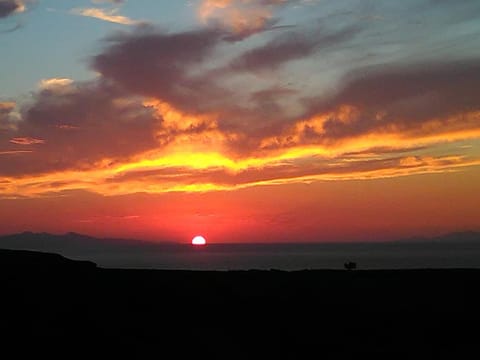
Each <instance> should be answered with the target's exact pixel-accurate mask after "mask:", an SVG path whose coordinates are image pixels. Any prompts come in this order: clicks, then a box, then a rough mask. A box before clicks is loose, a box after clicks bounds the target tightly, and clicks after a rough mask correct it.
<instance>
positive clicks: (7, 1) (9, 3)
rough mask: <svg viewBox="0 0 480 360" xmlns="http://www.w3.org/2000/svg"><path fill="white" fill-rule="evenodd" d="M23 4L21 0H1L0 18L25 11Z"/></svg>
mask: <svg viewBox="0 0 480 360" xmlns="http://www.w3.org/2000/svg"><path fill="white" fill-rule="evenodd" d="M25 9H26V8H25V4H24V2H23V1H21V0H1V1H0V19H1V18H6V17H8V16H11V15H13V14H16V13H21V12H24V11H25Z"/></svg>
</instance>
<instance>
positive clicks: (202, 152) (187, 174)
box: [0, 0, 480, 242]
mask: <svg viewBox="0 0 480 360" xmlns="http://www.w3.org/2000/svg"><path fill="white" fill-rule="evenodd" d="M479 13H480V2H479V1H477V0H405V1H393V0H392V1H374V0H362V1H359V0H189V1H181V0H178V1H170V0H130V1H122V0H78V1H77V0H76V1H60V0H37V1H34V0H29V1H28V0H0V59H1V60H0V234H7V233H15V232H21V231H45V232H52V233H63V232H68V231H75V232H80V233H84V234H88V235H93V236H100V237H122V238H138V239H145V240H155V241H178V242H189V241H190V239H191V238H192V237H193V236H194V235H197V234H201V235H204V236H205V237H206V238H207V240H208V241H209V242H313V241H381V240H393V239H400V238H408V237H412V236H435V235H439V234H443V233H447V232H452V231H464V230H480V216H479V211H478V204H480V191H479V190H480V185H479V184H480V21H479V20H478V16H477V14H479Z"/></svg>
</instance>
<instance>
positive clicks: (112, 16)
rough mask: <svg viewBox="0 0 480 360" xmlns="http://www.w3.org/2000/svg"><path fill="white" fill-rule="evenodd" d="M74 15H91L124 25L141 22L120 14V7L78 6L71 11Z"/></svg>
mask: <svg viewBox="0 0 480 360" xmlns="http://www.w3.org/2000/svg"><path fill="white" fill-rule="evenodd" d="M71 13H72V14H74V15H80V16H86V17H91V18H95V19H99V20H103V21H108V22H112V23H116V24H122V25H136V24H138V23H139V22H138V21H136V20H133V19H130V18H129V17H127V16H123V15H120V14H119V9H117V8H115V9H101V8H76V9H72V11H71Z"/></svg>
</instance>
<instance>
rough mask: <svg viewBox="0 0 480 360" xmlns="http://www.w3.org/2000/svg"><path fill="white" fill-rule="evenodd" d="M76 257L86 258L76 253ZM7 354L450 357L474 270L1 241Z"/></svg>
mask: <svg viewBox="0 0 480 360" xmlns="http://www.w3.org/2000/svg"><path fill="white" fill-rule="evenodd" d="M86 260H87V259H86ZM0 283H1V294H2V296H1V297H0V305H1V309H2V310H3V315H2V321H1V322H0V329H1V331H2V333H3V336H2V340H3V345H2V346H3V350H4V351H7V350H13V351H15V354H16V357H17V358H20V357H21V356H23V355H30V356H32V355H34V356H37V357H38V356H43V355H49V356H55V355H59V356H64V357H67V358H68V357H82V358H86V357H95V358H96V357H99V358H116V357H119V356H123V357H124V356H127V357H129V358H150V357H157V358H163V357H165V358H185V357H194V358H198V357H202V358H204V357H207V358H212V359H213V358H222V359H245V358H264V359H277V358H291V359H299V358H322V359H323V358H325V359H347V358H348V359H351V358H352V357H353V356H355V357H358V356H363V357H365V356H367V358H369V359H407V358H408V359H411V358H422V359H433V358H435V359H437V358H451V359H459V358H466V357H467V356H469V357H471V354H472V353H478V337H477V331H476V330H475V328H476V327H477V324H478V322H477V321H478V320H477V319H478V315H479V313H480V311H479V306H478V304H479V303H480V296H479V295H480V293H479V284H480V270H477V269H436V270H435V269H418V270H383V271H380V270H376V271H370V270H362V269H361V268H360V269H357V270H355V271H346V270H304V271H280V270H275V271H274V270H271V271H259V270H250V271H166V270H134V269H106V268H102V267H99V266H97V265H96V264H94V263H93V262H90V261H74V260H70V259H67V258H65V257H63V256H60V255H57V254H50V253H42V252H35V251H26V250H0Z"/></svg>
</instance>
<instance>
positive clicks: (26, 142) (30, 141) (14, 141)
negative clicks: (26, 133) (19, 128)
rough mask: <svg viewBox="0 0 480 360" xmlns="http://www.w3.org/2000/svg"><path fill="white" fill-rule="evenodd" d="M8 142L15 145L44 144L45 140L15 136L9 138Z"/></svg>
mask: <svg viewBox="0 0 480 360" xmlns="http://www.w3.org/2000/svg"><path fill="white" fill-rule="evenodd" d="M10 142H11V143H12V144H17V145H36V144H45V140H42V139H35V138H31V137H16V138H13V139H10Z"/></svg>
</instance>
